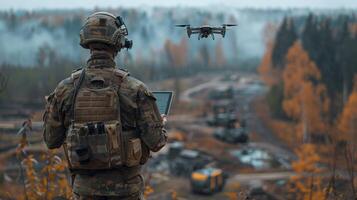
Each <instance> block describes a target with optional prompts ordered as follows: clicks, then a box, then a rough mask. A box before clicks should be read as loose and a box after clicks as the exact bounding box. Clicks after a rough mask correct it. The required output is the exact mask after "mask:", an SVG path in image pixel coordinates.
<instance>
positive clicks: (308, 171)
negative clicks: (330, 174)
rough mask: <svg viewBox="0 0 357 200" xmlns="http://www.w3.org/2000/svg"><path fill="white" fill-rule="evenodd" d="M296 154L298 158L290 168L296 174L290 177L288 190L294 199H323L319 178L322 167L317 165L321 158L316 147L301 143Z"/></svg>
mask: <svg viewBox="0 0 357 200" xmlns="http://www.w3.org/2000/svg"><path fill="white" fill-rule="evenodd" d="M296 154H297V156H298V158H299V160H297V161H295V162H293V163H292V168H293V170H294V171H295V172H296V173H297V175H295V176H293V177H292V178H291V179H290V182H291V188H290V192H291V193H292V195H293V196H294V197H295V198H294V199H297V200H311V199H313V200H323V199H325V198H324V197H325V193H324V190H323V186H322V185H323V184H322V178H321V173H322V169H321V168H319V167H318V164H319V162H320V161H321V158H320V156H319V155H318V154H317V153H316V147H315V146H314V145H312V144H303V145H301V147H300V148H298V149H297V151H296Z"/></svg>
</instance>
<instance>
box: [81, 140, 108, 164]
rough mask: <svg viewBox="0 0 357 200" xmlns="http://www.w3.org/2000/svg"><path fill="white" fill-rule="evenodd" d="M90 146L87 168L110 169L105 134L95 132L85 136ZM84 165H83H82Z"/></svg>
mask: <svg viewBox="0 0 357 200" xmlns="http://www.w3.org/2000/svg"><path fill="white" fill-rule="evenodd" d="M86 137H87V139H88V145H89V148H90V151H89V153H90V156H91V157H90V159H89V162H87V163H88V164H87V166H86V167H85V168H87V169H110V167H111V166H110V151H109V149H110V147H109V145H108V144H109V143H108V135H107V134H95V135H88V136H86ZM84 166H85V165H84Z"/></svg>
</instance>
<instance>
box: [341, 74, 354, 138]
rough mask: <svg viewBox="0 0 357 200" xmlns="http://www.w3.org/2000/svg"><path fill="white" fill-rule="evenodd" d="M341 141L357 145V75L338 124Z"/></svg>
mask: <svg viewBox="0 0 357 200" xmlns="http://www.w3.org/2000/svg"><path fill="white" fill-rule="evenodd" d="M338 130H339V133H340V134H339V136H338V138H339V139H340V140H344V141H352V140H353V142H354V144H357V135H356V133H357V75H356V76H355V83H354V89H353V91H352V93H351V95H350V97H349V98H348V101H347V103H346V104H345V106H344V109H343V111H342V114H341V116H340V119H339V124H338Z"/></svg>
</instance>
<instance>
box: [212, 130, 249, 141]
mask: <svg viewBox="0 0 357 200" xmlns="http://www.w3.org/2000/svg"><path fill="white" fill-rule="evenodd" d="M213 136H214V137H215V138H217V139H219V140H221V141H224V142H227V143H247V142H248V140H249V136H248V134H247V133H246V131H245V128H244V127H239V128H227V127H226V128H218V129H216V130H215V131H214V132H213Z"/></svg>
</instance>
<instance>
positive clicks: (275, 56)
mask: <svg viewBox="0 0 357 200" xmlns="http://www.w3.org/2000/svg"><path fill="white" fill-rule="evenodd" d="M296 40H297V34H296V31H295V26H294V21H293V20H292V19H291V18H287V17H286V18H284V20H283V23H282V24H281V26H280V28H279V30H278V32H277V35H276V38H275V44H274V47H273V52H272V61H273V66H274V67H276V68H280V69H281V68H283V67H284V63H285V57H286V53H287V52H288V50H289V49H290V47H291V46H292V45H293V44H294V42H295V41H296Z"/></svg>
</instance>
